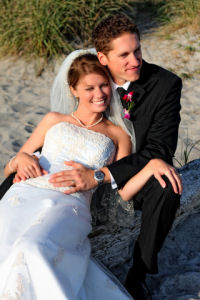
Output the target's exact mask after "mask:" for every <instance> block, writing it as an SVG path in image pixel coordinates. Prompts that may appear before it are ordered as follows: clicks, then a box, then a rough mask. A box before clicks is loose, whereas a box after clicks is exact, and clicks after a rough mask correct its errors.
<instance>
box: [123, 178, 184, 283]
mask: <svg viewBox="0 0 200 300" xmlns="http://www.w3.org/2000/svg"><path fill="white" fill-rule="evenodd" d="M163 179H164V180H165V182H166V184H167V186H166V188H164V189H163V188H162V187H161V186H160V183H159V182H158V181H157V180H156V179H155V178H154V177H151V178H150V180H149V181H148V182H147V184H146V185H145V186H144V187H143V189H142V190H141V191H140V192H139V193H138V194H137V195H136V196H135V197H134V199H133V201H134V207H135V209H139V210H141V211H142V217H141V230H140V234H139V236H138V239H137V241H136V243H135V248H134V254H133V258H134V260H133V266H132V268H131V270H130V271H129V274H128V278H127V280H128V281H130V280H131V281H132V280H133V278H134V279H135V278H136V279H138V280H144V279H145V274H146V273H152V274H155V273H157V272H158V266H157V254H158V252H159V250H160V249H161V247H162V244H163V242H164V240H165V238H166V236H167V234H168V232H169V230H170V228H171V226H172V223H173V221H174V218H175V214H176V210H177V208H178V207H179V205H180V195H179V194H175V193H174V191H173V188H172V185H171V183H170V182H169V180H168V178H167V177H165V176H163Z"/></svg>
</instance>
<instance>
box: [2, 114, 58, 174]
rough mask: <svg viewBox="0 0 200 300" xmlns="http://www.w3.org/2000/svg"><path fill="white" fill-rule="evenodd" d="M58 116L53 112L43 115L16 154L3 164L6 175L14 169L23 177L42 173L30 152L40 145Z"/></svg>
mask: <svg viewBox="0 0 200 300" xmlns="http://www.w3.org/2000/svg"><path fill="white" fill-rule="evenodd" d="M58 118H59V115H58V114H57V113H53V112H51V113H48V114H46V115H45V116H44V118H43V119H42V120H41V121H40V123H39V124H38V126H37V127H36V129H35V130H34V132H33V133H32V134H31V136H30V137H29V139H28V140H27V141H26V142H25V144H24V145H23V146H22V148H21V149H20V150H19V152H18V153H17V155H16V156H15V157H14V158H12V159H11V160H10V161H9V162H8V163H7V165H6V166H5V169H4V173H5V176H6V177H7V176H9V175H10V174H11V173H14V172H16V171H18V172H19V174H21V176H22V178H23V179H26V178H29V177H36V176H40V175H42V172H41V169H40V166H39V163H38V160H37V159H35V158H34V157H33V156H32V153H33V152H34V151H35V150H36V149H38V148H40V147H42V145H43V143H44V138H45V134H46V132H47V130H48V129H49V128H50V127H51V126H52V125H54V124H55V123H57V122H58Z"/></svg>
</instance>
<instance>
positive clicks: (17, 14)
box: [0, 0, 130, 60]
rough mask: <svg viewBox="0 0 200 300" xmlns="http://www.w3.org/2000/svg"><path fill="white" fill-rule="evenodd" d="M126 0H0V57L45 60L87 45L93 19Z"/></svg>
mask: <svg viewBox="0 0 200 300" xmlns="http://www.w3.org/2000/svg"><path fill="white" fill-rule="evenodd" d="M129 2H130V1H129V0H105V1H101V0H86V1H85V0H0V3H1V9H0V56H1V57H2V56H5V55H17V56H25V57H29V58H34V57H40V58H44V59H46V60H47V59H49V58H51V57H53V56H55V55H59V54H61V53H68V52H69V51H71V50H72V49H74V48H75V47H76V48H77V47H78V46H83V45H84V46H88V45H89V44H90V42H91V31H92V29H93V28H94V26H95V24H96V22H97V20H100V19H101V18H102V17H104V16H106V15H108V14H114V13H116V12H119V11H121V12H123V11H124V10H125V9H127V8H128V4H129Z"/></svg>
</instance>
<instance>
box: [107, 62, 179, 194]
mask: <svg viewBox="0 0 200 300" xmlns="http://www.w3.org/2000/svg"><path fill="white" fill-rule="evenodd" d="M181 88H182V81H181V79H180V78H179V77H178V76H176V75H175V74H173V73H171V72H169V71H167V70H165V69H163V68H161V67H159V66H157V65H154V64H149V63H147V62H145V61H143V64H142V68H141V74H140V78H139V80H137V81H135V82H132V83H131V84H130V86H129V88H128V92H129V91H131V90H133V92H134V93H133V99H134V101H135V105H134V107H133V125H134V129H135V135H136V153H134V154H131V155H129V156H127V157H125V158H123V159H121V160H119V161H117V162H115V163H113V164H111V165H110V166H109V167H108V168H109V170H110V172H111V174H112V175H113V177H114V179H115V181H116V183H117V185H118V187H119V188H120V187H122V186H123V185H124V184H125V183H126V181H127V180H128V179H129V178H131V177H132V176H133V175H135V174H136V173H137V172H138V171H139V170H141V169H142V168H143V167H144V166H145V165H146V163H147V162H148V161H149V160H150V159H151V158H161V159H163V160H165V161H166V162H168V163H169V164H172V157H173V156H174V153H175V150H176V146H177V139H178V127H179V123H180V114H179V112H180V108H181V106H180V97H181Z"/></svg>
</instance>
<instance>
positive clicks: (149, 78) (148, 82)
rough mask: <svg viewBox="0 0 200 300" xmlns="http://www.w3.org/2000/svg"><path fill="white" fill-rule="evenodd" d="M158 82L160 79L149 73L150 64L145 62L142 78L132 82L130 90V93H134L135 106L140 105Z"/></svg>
mask: <svg viewBox="0 0 200 300" xmlns="http://www.w3.org/2000/svg"><path fill="white" fill-rule="evenodd" d="M157 81H158V78H157V77H156V76H153V74H152V73H151V72H149V67H148V64H147V63H146V62H145V61H143V65H142V69H141V74H140V78H139V79H138V80H137V81H135V82H131V84H130V85H129V88H128V92H130V91H133V92H134V97H133V98H134V101H135V104H138V103H139V102H140V101H141V100H142V99H143V98H144V96H145V94H146V93H148V92H149V91H150V90H151V89H152V88H153V86H154V85H155V84H156V83H157Z"/></svg>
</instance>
